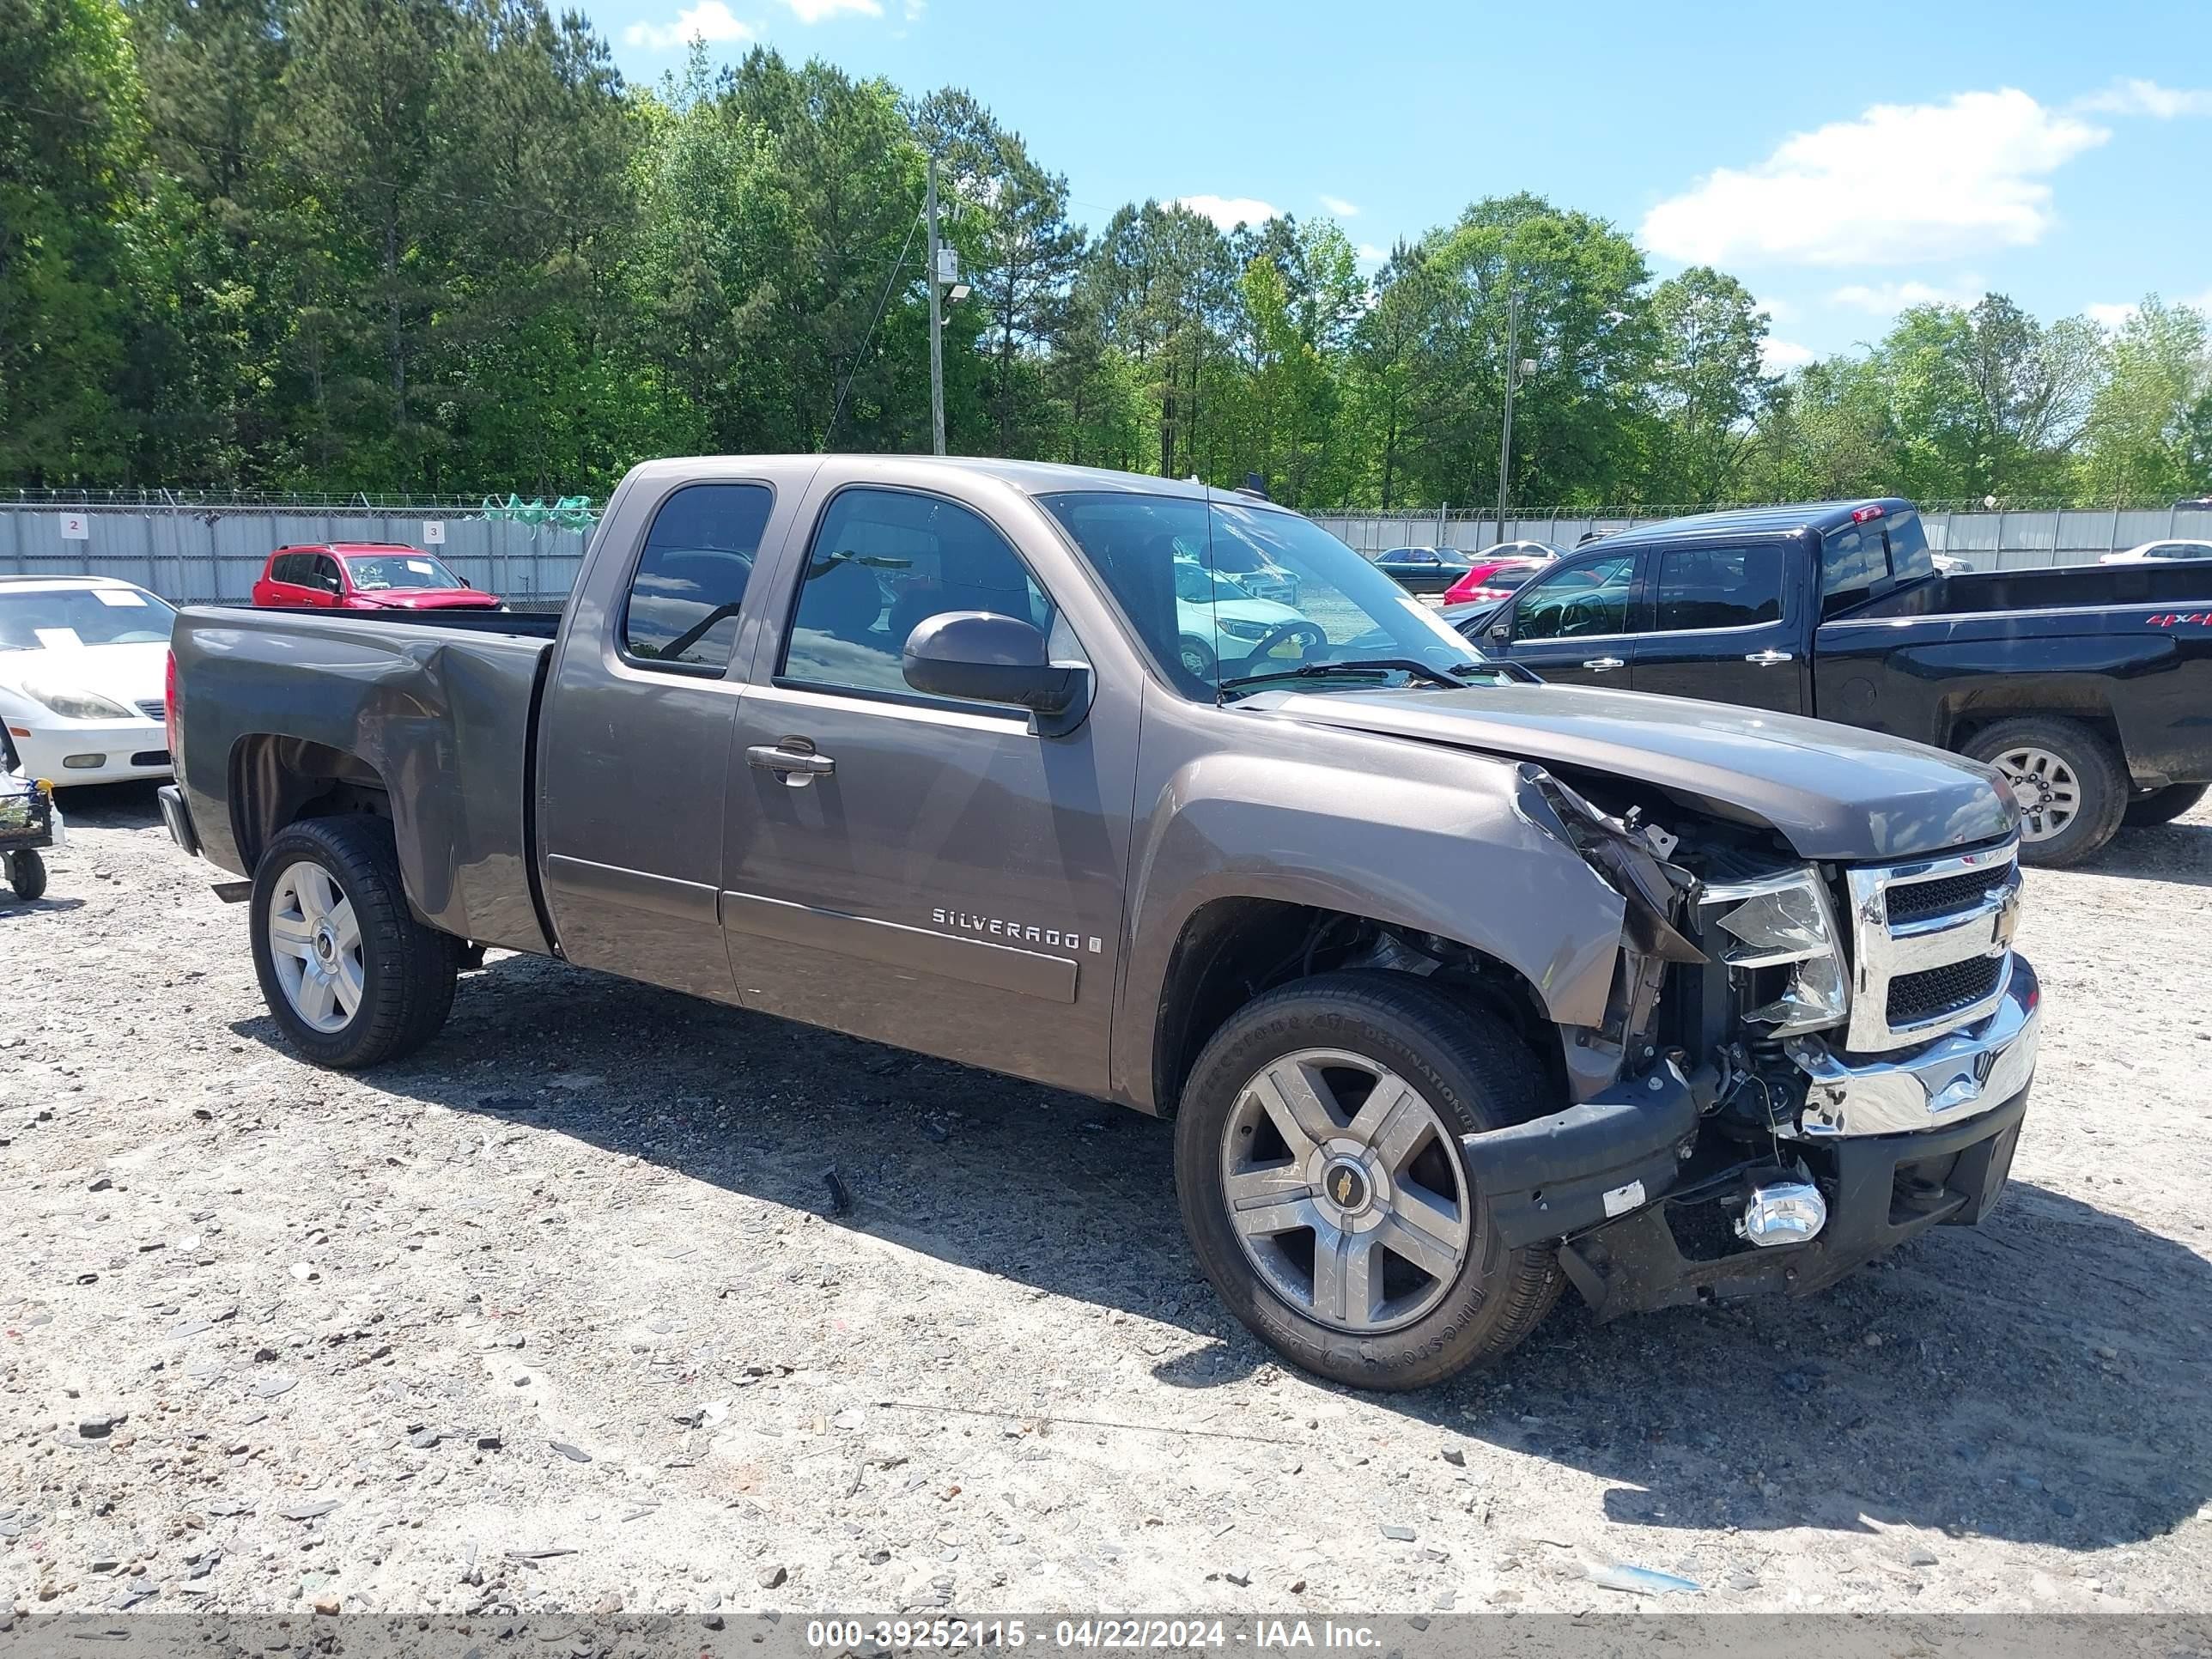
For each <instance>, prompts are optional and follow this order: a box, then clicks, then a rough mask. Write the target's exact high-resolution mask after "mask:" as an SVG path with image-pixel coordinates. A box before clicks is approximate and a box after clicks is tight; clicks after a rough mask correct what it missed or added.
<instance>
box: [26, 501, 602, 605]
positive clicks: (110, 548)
mask: <svg viewBox="0 0 2212 1659" xmlns="http://www.w3.org/2000/svg"><path fill="white" fill-rule="evenodd" d="M171 496H173V492H170V491H166V490H162V491H155V492H151V493H150V495H149V494H136V493H134V494H133V495H131V497H130V498H129V499H118V498H117V497H116V496H112V495H111V496H108V497H105V498H103V497H101V496H100V495H91V496H89V497H88V495H86V494H85V493H84V492H82V491H78V492H75V493H74V494H73V495H70V496H69V497H67V498H63V497H59V496H56V497H54V498H52V499H49V500H43V501H41V500H27V499H21V498H19V499H15V500H3V499H0V575H11V574H21V575H40V576H61V575H67V576H119V577H121V578H122V579H123V580H125V581H130V582H136V583H137V584H138V585H139V586H141V587H144V588H147V589H149V590H150V591H152V592H155V593H158V594H160V595H161V597H162V598H163V599H167V600H170V601H171V602H172V603H173V604H177V605H207V604H214V605H244V604H247V603H249V602H250V601H251V600H252V594H253V583H254V581H255V580H256V579H257V578H258V576H259V575H260V574H261V572H262V568H263V567H264V565H265V564H266V563H267V562H268V559H269V555H270V553H271V552H272V551H274V550H276V549H277V548H280V547H286V546H304V545H309V544H315V543H319V542H389V543H392V544H400V545H404V546H408V547H413V548H417V549H420V550H422V551H424V552H428V553H435V554H436V555H437V556H439V557H440V558H441V559H443V560H444V561H445V562H446V563H447V565H448V566H450V567H451V568H453V570H454V571H455V572H456V573H457V574H459V575H462V576H465V577H466V578H467V579H468V580H469V581H470V582H471V584H472V585H473V586H477V587H480V588H482V589H483V590H484V591H485V592H489V593H496V594H498V595H500V597H501V598H502V599H506V600H507V602H508V603H509V604H510V605H514V606H515V607H516V608H517V609H519V610H538V609H546V608H556V607H558V606H559V605H561V604H562V602H563V601H564V600H565V599H567V597H568V589H569V587H570V586H572V585H573V584H574V581H575V579H576V572H577V570H578V568H580V566H581V564H582V562H583V556H584V548H585V544H586V543H587V542H588V541H589V540H590V538H591V527H592V523H593V520H594V515H593V514H592V510H591V507H590V506H589V504H588V503H587V502H584V501H581V498H575V497H572V498H569V499H568V500H566V501H560V502H556V503H544V502H525V501H516V500H514V499H513V498H509V500H508V501H506V502H500V501H487V500H483V499H481V498H479V499H477V500H476V501H455V500H443V501H441V500H428V501H424V500H416V501H383V502H376V501H373V500H372V499H371V498H368V497H365V496H351V497H321V498H314V497H272V498H269V499H265V500H264V499H257V498H252V497H246V496H240V495H228V496H223V497H221V498H220V499H218V498H215V497H212V496H210V497H204V498H202V499H200V500H197V501H186V500H179V499H162V498H164V497H171Z"/></svg>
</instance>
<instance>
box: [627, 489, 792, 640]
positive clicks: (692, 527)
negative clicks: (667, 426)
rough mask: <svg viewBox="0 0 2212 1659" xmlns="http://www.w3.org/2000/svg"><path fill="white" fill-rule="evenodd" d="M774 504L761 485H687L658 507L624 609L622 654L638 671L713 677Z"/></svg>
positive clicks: (732, 634)
mask: <svg viewBox="0 0 2212 1659" xmlns="http://www.w3.org/2000/svg"><path fill="white" fill-rule="evenodd" d="M774 506H775V494H774V492H773V491H771V490H770V489H769V487H768V486H767V485H766V484H757V483H711V484H708V483H702V484H686V485H685V486H684V488H683V489H679V490H678V491H677V492H676V493H675V494H674V495H671V496H670V497H669V498H668V499H667V500H666V501H663V502H662V503H661V504H660V510H659V512H657V513H654V514H653V527H652V528H651V529H650V530H648V531H647V532H646V533H645V550H644V552H643V553H641V555H640V556H639V557H638V562H637V574H635V576H633V577H632V578H631V579H630V585H629V596H628V598H627V599H626V600H625V602H624V605H623V629H622V638H623V654H624V655H625V656H627V657H629V659H632V660H633V661H635V662H636V663H638V664H639V665H641V666H643V667H647V668H652V667H661V666H665V667H671V668H677V669H681V670H689V671H698V670H702V669H703V670H708V671H716V672H719V671H721V670H723V669H725V668H727V667H728V666H729V665H730V653H731V652H732V651H733V650H735V649H736V648H737V643H738V613H739V611H740V610H741V608H742V607H743V605H744V597H745V588H746V586H747V585H748V584H749V583H750V581H751V580H752V574H753V562H754V561H755V559H757V557H758V556H759V554H760V540H761V532H763V531H764V530H765V529H767V528H768V519H769V510H770V508H772V507H774Z"/></svg>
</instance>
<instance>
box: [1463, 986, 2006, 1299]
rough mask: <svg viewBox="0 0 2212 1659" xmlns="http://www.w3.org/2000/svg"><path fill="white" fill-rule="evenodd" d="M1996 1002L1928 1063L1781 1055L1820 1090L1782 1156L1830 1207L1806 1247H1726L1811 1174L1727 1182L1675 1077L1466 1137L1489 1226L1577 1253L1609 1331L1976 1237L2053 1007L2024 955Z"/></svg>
mask: <svg viewBox="0 0 2212 1659" xmlns="http://www.w3.org/2000/svg"><path fill="white" fill-rule="evenodd" d="M2000 989H2001V994H2000V995H1999V996H1998V998H1997V1001H1996V1007H1995V1008H1994V1009H1992V1010H1991V1012H1989V1013H1987V1014H1985V1015H1984V1016H1983V1017H1982V1018H1980V1019H1979V1020H1978V1021H1976V1022H1975V1023H1974V1024H1972V1025H1970V1026H1968V1027H1966V1029H1965V1030H1960V1031H1957V1032H1954V1033H1953V1034H1951V1035H1950V1036H1944V1037H1940V1038H1938V1039H1936V1041H1935V1042H1930V1043H1928V1044H1926V1045H1925V1046H1924V1047H1923V1048H1920V1049H1919V1050H1918V1051H1917V1052H1916V1053H1912V1054H1905V1055H1901V1056H1895V1057H1890V1056H1884V1057H1881V1058H1876V1059H1869V1058H1864V1057H1857V1058H1854V1057H1852V1056H1849V1055H1845V1054H1837V1053H1834V1052H1832V1051H1831V1050H1830V1049H1829V1048H1826V1045H1825V1044H1823V1043H1822V1042H1820V1041H1819V1040H1818V1039H1817V1038H1811V1037H1805V1038H1796V1039H1792V1040H1790V1042H1786V1043H1785V1044H1784V1053H1785V1054H1787V1055H1788V1056H1789V1058H1790V1061H1791V1062H1792V1063H1794V1064H1795V1065H1796V1066H1798V1067H1799V1068H1800V1069H1801V1070H1802V1072H1803V1073H1805V1075H1806V1091H1805V1102H1804V1106H1803V1109H1802V1112H1800V1113H1799V1114H1798V1115H1796V1118H1795V1119H1794V1121H1792V1122H1791V1123H1790V1125H1789V1126H1788V1127H1784V1128H1783V1129H1782V1130H1781V1131H1780V1133H1782V1134H1783V1136H1784V1137H1785V1138H1784V1139H1783V1140H1782V1141H1781V1142H1779V1143H1778V1145H1779V1147H1780V1149H1781V1150H1783V1151H1784V1154H1785V1157H1786V1158H1788V1159H1794V1160H1796V1161H1797V1162H1798V1163H1799V1164H1802V1172H1803V1174H1809V1175H1810V1176H1812V1177H1813V1179H1814V1181H1815V1182H1817V1184H1818V1185H1819V1187H1820V1190H1821V1193H1822V1195H1823V1197H1824V1198H1825V1199H1826V1202H1827V1206H1828V1220H1827V1224H1826V1226H1825V1227H1824V1228H1823V1229H1822V1231H1821V1232H1820V1236H1819V1237H1815V1238H1814V1239H1811V1240H1809V1241H1808V1242H1807V1243H1802V1244H1791V1245H1783V1246H1774V1247H1769V1248H1765V1249H1761V1248H1757V1247H1753V1246H1747V1245H1742V1244H1740V1243H1737V1241H1736V1240H1735V1238H1733V1237H1730V1236H1729V1228H1728V1225H1727V1222H1728V1219H1729V1205H1730V1204H1731V1203H1735V1204H1736V1205H1737V1206H1739V1207H1740V1205H1741V1199H1742V1198H1743V1196H1744V1195H1745V1194H1747V1192H1748V1191H1749V1189H1750V1188H1751V1187H1752V1186H1753V1185H1754V1184H1764V1182H1765V1181H1767V1180H1771V1179H1774V1178H1778V1177H1783V1176H1786V1177H1787V1178H1789V1179H1792V1180H1795V1179H1800V1178H1802V1176H1801V1175H1800V1174H1799V1172H1798V1171H1796V1170H1791V1169H1790V1168H1789V1166H1788V1164H1786V1163H1785V1164H1774V1165H1766V1164H1763V1163H1762V1164H1760V1165H1759V1168H1758V1169H1756V1170H1754V1169H1753V1166H1752V1165H1751V1164H1729V1166H1728V1167H1726V1168H1723V1169H1719V1170H1716V1169H1715V1167H1714V1166H1715V1158H1714V1153H1715V1149H1716V1146H1722V1147H1725V1146H1729V1142H1727V1141H1726V1140H1725V1139H1722V1138H1719V1137H1717V1136H1716V1135H1713V1134H1709V1133H1707V1132H1706V1131H1705V1119H1704V1115H1703V1114H1702V1113H1701V1111H1700V1109H1699V1096H1698V1091H1696V1090H1694V1089H1692V1087H1691V1086H1690V1085H1689V1084H1688V1083H1687V1082H1686V1079H1683V1077H1682V1076H1681V1075H1680V1073H1679V1072H1677V1071H1676V1070H1675V1069H1674V1066H1672V1065H1662V1066H1659V1067H1658V1068H1656V1069H1655V1070H1654V1071H1652V1072H1651V1073H1649V1074H1647V1075H1646V1076H1645V1077H1644V1078H1642V1079H1637V1080H1635V1081H1633V1082H1630V1083H1623V1084H1620V1085H1616V1086H1614V1087H1613V1088H1612V1089H1609V1090H1607V1091H1605V1092H1603V1093H1602V1094H1600V1095H1599V1096H1597V1097H1595V1098H1594V1099H1592V1100H1589V1101H1587V1102H1584V1103H1582V1104H1580V1105H1578V1106H1573V1107H1570V1108H1569V1109H1567V1110H1565V1111H1563V1112H1555V1113H1553V1114H1551V1115H1549V1116H1547V1117H1541V1118H1538V1119H1536V1120H1534V1121H1532V1122H1529V1123H1523V1124H1517V1125H1515V1126H1513V1127H1510V1128H1506V1129H1499V1130H1493V1131H1492V1132H1490V1133H1485V1134H1475V1135H1468V1136H1466V1137H1464V1138H1462V1142H1461V1146H1462V1151H1463V1152H1464V1154H1465V1156H1466V1159H1467V1163H1468V1169H1469V1170H1470V1172H1471V1173H1472V1175H1473V1177H1474V1183H1475V1185H1476V1187H1477V1188H1478V1189H1479V1190H1480V1191H1481V1193H1482V1194H1483V1195H1484V1197H1485V1199H1486V1200H1487V1205H1488V1209H1489V1212H1490V1213H1489V1223H1490V1225H1491V1227H1492V1231H1494V1232H1495V1234H1496V1235H1497V1237H1498V1240H1499V1242H1500V1243H1504V1245H1506V1246H1508V1247H1509V1248H1519V1247H1521V1246H1524V1245H1529V1244H1535V1243H1542V1242H1544V1241H1546V1240H1547V1239H1559V1240H1561V1241H1563V1243H1562V1244H1561V1248H1560V1263H1561V1266H1562V1267H1564V1268H1565V1271H1566V1273H1567V1275H1568V1277H1569V1278H1570V1279H1572V1280H1573V1281H1574V1282H1575V1284H1576V1285H1577V1288H1578V1289H1580V1290H1581V1291H1583V1295H1584V1296H1585V1297H1587V1298H1588V1299H1589V1303H1590V1304H1591V1306H1592V1307H1593V1308H1594V1309H1595V1310H1596V1311H1597V1313H1598V1316H1600V1317H1601V1318H1611V1317H1613V1316H1615V1315H1617V1314H1621V1313H1627V1312H1632V1311H1638V1310H1646V1309H1652V1308H1663V1307H1668V1306H1671V1305H1673V1304H1677V1303H1683V1302H1693V1301H1713V1300H1721V1299H1728V1298H1733V1297H1740V1296H1747V1295H1752V1294H1754V1293H1756V1292H1759V1291H1766V1290H1786V1291H1790V1292H1791V1293H1793V1294H1803V1293H1804V1292H1806V1291H1813V1290H1817V1289H1819V1288H1820V1287H1822V1286H1824V1285H1829V1284H1832V1282H1834V1281H1835V1280H1836V1279H1838V1278H1840V1277H1841V1276H1842V1275H1843V1274H1844V1273H1848V1272H1850V1270H1851V1269H1852V1268H1854V1267H1858V1266H1860V1265H1861V1264H1863V1263H1864V1262H1866V1261H1871V1260H1873V1259H1874V1258H1875V1257H1876V1256H1878V1255H1882V1254H1884V1253H1885V1252H1887V1251H1888V1250H1891V1249H1895V1248H1896V1247H1897V1246H1898V1245H1899V1244H1901V1243H1904V1242H1905V1240H1906V1239H1908V1238H1911V1237H1913V1236H1914V1235H1915V1234H1916V1233H1919V1232H1921V1231H1924V1230H1926V1229H1927V1228H1929V1227H1933V1226H1936V1225H1943V1224H1951V1225H1973V1224H1975V1223H1977V1222H1978V1221H1980V1220H1981V1218H1983V1217H1984V1215H1986V1214H1987V1213H1988V1212H1989V1211H1990V1206H1992V1205H1994V1204H1995V1203H1996V1199H1997V1194H1998V1192H1999V1191H2000V1190H2001V1189H2002V1187H2003V1185H2004V1182H2005V1177H2006V1176H2007V1174H2008V1171H2009V1170H2010V1169H2011V1167H2012V1157H2013V1148H2014V1146H2015V1144H2016V1143H2017V1141H2018V1139H2019V1137H2020V1125H2021V1119H2022V1118H2023V1117H2024V1116H2025V1115H2026V1114H2027V1096H2028V1089H2029V1085H2030V1084H2031V1082H2032V1081H2033V1078H2034V1074H2035V1058H2036V1049H2037V1045H2038V1042H2039V1039H2040V1036H2041V1027H2042V1015H2041V1002H2042V993H2041V990H2040V987H2039V986H2038V984H2037V982H2036V978H2035V970H2034V969H2033V968H2032V967H2030V966H2029V965H2028V963H2027V960H2026V959H2025V958H2023V957H2017V956H2015V957H2008V960H2007V962H2006V964H2005V972H2004V975H2003V978H2002V981H2001V987H2000ZM1708 1103H1709V1102H1708ZM1769 1144H1770V1145H1774V1144H1775V1143H1769ZM1746 1150H1747V1149H1743V1148H1741V1147H1739V1148H1738V1149H1737V1150H1735V1151H1733V1152H1723V1154H1722V1158H1723V1161H1725V1160H1726V1159H1728V1158H1741V1157H1742V1156H1744V1152H1745V1151H1746ZM1684 1182H1688V1183H1689V1184H1688V1185H1687V1186H1685V1185H1684ZM1677 1224H1680V1226H1679V1227H1678V1225H1677ZM1686 1244H1687V1245H1688V1247H1689V1248H1688V1249H1686V1248H1685V1245H1686Z"/></svg>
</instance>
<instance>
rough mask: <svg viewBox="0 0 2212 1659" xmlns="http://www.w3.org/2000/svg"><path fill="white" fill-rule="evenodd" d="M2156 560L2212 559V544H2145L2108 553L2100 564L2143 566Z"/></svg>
mask: <svg viewBox="0 0 2212 1659" xmlns="http://www.w3.org/2000/svg"><path fill="white" fill-rule="evenodd" d="M2156 559H2212V542H2189V541H2182V542H2177V541H2172V540H2170V539H2169V540H2166V541H2162V542H2144V543H2143V544H2142V545H2140V546H2137V547H2131V548H2130V549H2128V550H2127V551H2126V552H2124V553H2107V554H2106V555H2105V556H2104V557H2102V558H2100V559H2099V560H2098V561H2097V562H2098V563H2099V564H2143V563H2146V562H2149V561H2152V560H2156Z"/></svg>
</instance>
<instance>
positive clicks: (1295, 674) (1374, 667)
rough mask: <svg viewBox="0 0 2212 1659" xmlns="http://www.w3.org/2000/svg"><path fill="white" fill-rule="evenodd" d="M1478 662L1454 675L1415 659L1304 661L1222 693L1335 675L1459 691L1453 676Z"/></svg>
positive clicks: (1224, 685) (1225, 685)
mask: <svg viewBox="0 0 2212 1659" xmlns="http://www.w3.org/2000/svg"><path fill="white" fill-rule="evenodd" d="M1480 666H1481V665H1480V664H1478V663H1468V664H1467V665H1464V667H1462V668H1460V669H1455V670H1453V671H1451V672H1450V673H1447V672H1446V671H1443V669H1440V668H1431V666H1429V665H1428V664H1426V663H1425V662H1422V661H1421V660H1419V659H1418V658H1414V657H1360V658H1357V659H1352V660H1349V661H1345V662H1302V663H1300V664H1299V665H1297V667H1296V668H1276V669H1271V670H1269V671H1267V673H1264V674H1235V675H1231V677H1230V678H1227V679H1225V680H1224V681H1222V682H1221V688H1220V689H1221V690H1224V691H1234V690H1238V689H1239V688H1240V687H1243V686H1247V685H1264V684H1267V682H1269V681H1270V680H1319V679H1327V678H1330V677H1332V676H1334V675H1338V674H1344V675H1350V676H1352V677H1353V678H1359V679H1380V678H1382V677H1383V675H1385V674H1391V673H1398V674H1410V675H1412V676H1413V678H1415V679H1419V680H1426V681H1427V682H1428V683H1429V684H1431V685H1442V686H1448V687H1449V688H1450V689H1452V690H1458V689H1459V688H1460V686H1461V684H1462V681H1460V680H1457V679H1455V678H1453V674H1455V673H1462V672H1464V671H1466V669H1468V668H1479V667H1480Z"/></svg>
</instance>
